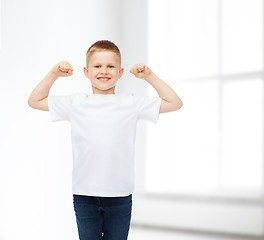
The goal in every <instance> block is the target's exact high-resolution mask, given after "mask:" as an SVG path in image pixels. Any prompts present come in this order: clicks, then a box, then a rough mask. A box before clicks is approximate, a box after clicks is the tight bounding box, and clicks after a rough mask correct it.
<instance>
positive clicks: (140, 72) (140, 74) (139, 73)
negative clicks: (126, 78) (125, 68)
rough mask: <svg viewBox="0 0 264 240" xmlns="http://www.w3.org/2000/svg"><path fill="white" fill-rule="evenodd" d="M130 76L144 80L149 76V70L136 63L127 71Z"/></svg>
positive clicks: (143, 65)
mask: <svg viewBox="0 0 264 240" xmlns="http://www.w3.org/2000/svg"><path fill="white" fill-rule="evenodd" d="M129 72H131V73H132V74H134V75H135V76H136V77H137V78H143V79H146V77H147V76H148V75H149V74H151V70H150V69H149V68H148V67H147V66H146V65H145V64H144V63H138V64H136V65H135V66H134V67H133V68H131V69H130V70H129Z"/></svg>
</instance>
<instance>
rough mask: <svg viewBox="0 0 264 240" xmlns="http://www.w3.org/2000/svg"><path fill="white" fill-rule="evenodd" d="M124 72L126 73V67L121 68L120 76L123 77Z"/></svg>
mask: <svg viewBox="0 0 264 240" xmlns="http://www.w3.org/2000/svg"><path fill="white" fill-rule="evenodd" d="M123 74H124V68H121V69H120V70H119V78H121V77H122V76H123Z"/></svg>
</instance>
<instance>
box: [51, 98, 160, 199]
mask: <svg viewBox="0 0 264 240" xmlns="http://www.w3.org/2000/svg"><path fill="white" fill-rule="evenodd" d="M47 100H48V106H49V112H50V117H51V121H52V122H56V121H62V120H67V121H69V122H70V124H71V138H72V153H73V168H72V192H73V194H78V195H88V196H102V197H117V196H128V195H129V194H131V193H133V191H134V145H135V136H136V124H137V121H138V120H140V119H145V120H148V121H150V122H153V123H156V122H157V120H158V117H159V108H160V104H161V101H162V99H161V98H159V97H152V96H141V95H136V94H133V93H130V94H125V93H119V94H107V95H105V94H87V93H75V94H71V95H64V96H48V98H47Z"/></svg>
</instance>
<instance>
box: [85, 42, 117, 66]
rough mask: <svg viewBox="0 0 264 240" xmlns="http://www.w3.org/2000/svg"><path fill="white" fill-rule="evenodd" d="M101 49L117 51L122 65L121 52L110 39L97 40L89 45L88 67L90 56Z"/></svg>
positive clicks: (87, 53) (87, 54)
mask: <svg viewBox="0 0 264 240" xmlns="http://www.w3.org/2000/svg"><path fill="white" fill-rule="evenodd" d="M100 51H112V52H115V53H116V54H117V56H118V58H119V66H120V67H121V53H120V50H119V48H118V47H117V46H116V45H115V44H114V43H113V42H111V41H108V40H100V41H97V42H95V43H94V44H92V45H91V47H89V49H88V50H87V52H86V66H87V67H88V62H89V58H90V57H91V56H92V54H93V53H94V52H100Z"/></svg>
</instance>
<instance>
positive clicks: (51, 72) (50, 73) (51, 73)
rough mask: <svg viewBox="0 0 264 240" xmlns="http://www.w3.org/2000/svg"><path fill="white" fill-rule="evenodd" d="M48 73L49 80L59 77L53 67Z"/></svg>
mask: <svg viewBox="0 0 264 240" xmlns="http://www.w3.org/2000/svg"><path fill="white" fill-rule="evenodd" d="M48 74H49V77H50V79H51V80H54V81H56V80H57V79H58V78H59V74H58V73H56V72H55V71H54V70H53V69H51V70H50V71H49V73H48Z"/></svg>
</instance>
